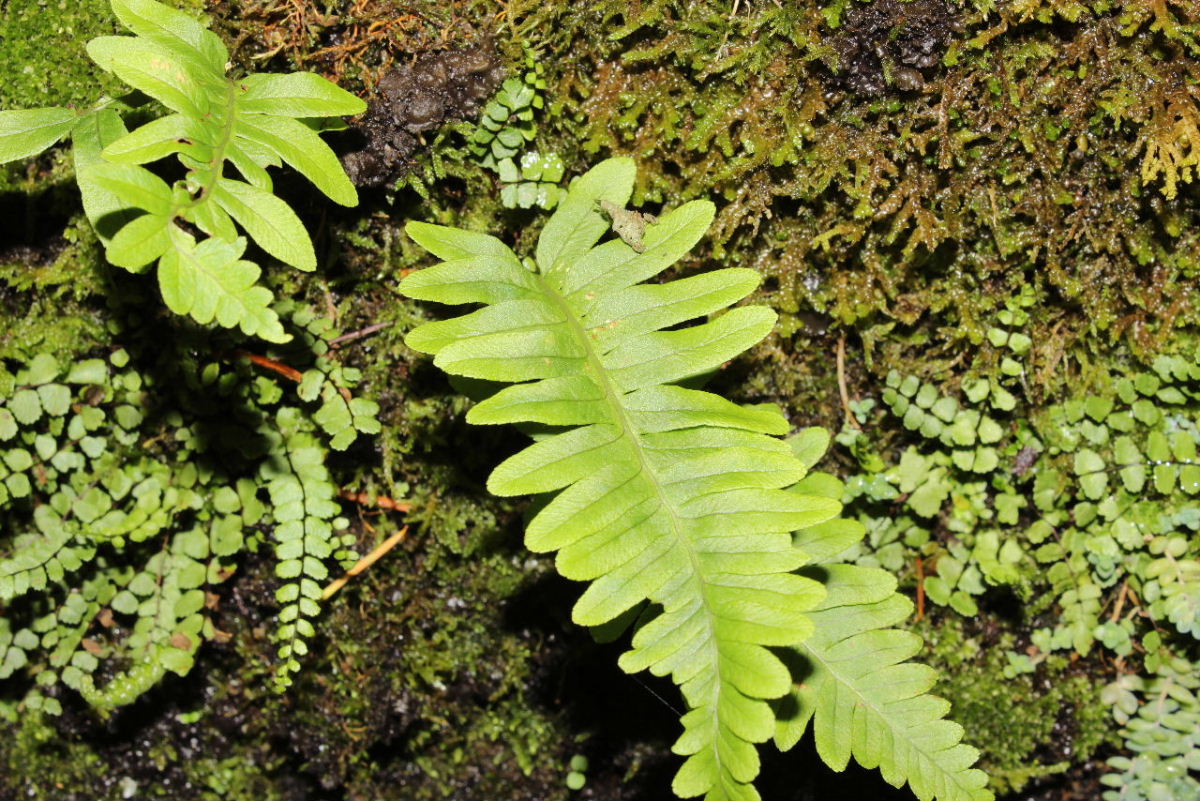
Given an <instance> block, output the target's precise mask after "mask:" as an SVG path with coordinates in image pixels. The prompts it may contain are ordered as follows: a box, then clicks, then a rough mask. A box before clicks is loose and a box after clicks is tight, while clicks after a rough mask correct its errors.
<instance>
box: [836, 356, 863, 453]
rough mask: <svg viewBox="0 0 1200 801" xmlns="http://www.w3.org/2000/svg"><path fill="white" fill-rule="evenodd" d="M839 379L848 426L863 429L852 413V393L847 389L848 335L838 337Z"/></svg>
mask: <svg viewBox="0 0 1200 801" xmlns="http://www.w3.org/2000/svg"><path fill="white" fill-rule="evenodd" d="M837 378H838V392H839V393H841V396H842V409H843V410H844V411H845V412H846V424H847V425H850V426H853V427H854V428H857V429H860V430H861V429H862V426H860V425H859V424H858V421H857V420H855V419H854V413H853V412H851V411H850V391H849V390H847V389H846V335H845V334H842V335H840V336H839V337H838V343H837Z"/></svg>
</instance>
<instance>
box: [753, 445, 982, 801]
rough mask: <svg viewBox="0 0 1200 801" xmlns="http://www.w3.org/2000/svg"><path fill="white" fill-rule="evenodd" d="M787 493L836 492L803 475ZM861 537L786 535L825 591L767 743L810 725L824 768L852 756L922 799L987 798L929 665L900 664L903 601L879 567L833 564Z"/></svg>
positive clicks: (912, 638) (844, 526)
mask: <svg viewBox="0 0 1200 801" xmlns="http://www.w3.org/2000/svg"><path fill="white" fill-rule="evenodd" d="M821 450H823V448H822V449H821ZM797 489H800V490H808V491H814V492H824V493H827V494H831V495H833V496H835V497H839V496H840V495H841V492H842V485H841V482H839V481H837V480H836V479H834V478H833V477H832V476H828V475H824V474H821V473H813V474H811V475H810V476H809V477H808V479H807V480H806V481H805V482H803V483H802V484H801V485H800V486H799V487H798V488H797ZM862 534H863V529H862V526H861V524H859V523H857V522H855V521H850V520H840V519H839V520H836V521H829V522H828V523H825V524H822V525H819V526H816V527H812V528H808V529H806V530H804V531H800V532H797V534H796V544H797V546H798V547H799V548H801V549H802V550H804V551H805V552H806V553H808V554H810V555H811V557H812V558H813V560H814V561H815V562H817V564H816V565H812V566H809V567H806V568H804V571H803V572H805V573H808V574H810V575H812V576H814V577H817V578H819V579H820V580H821V582H822V583H823V584H824V585H825V589H826V592H827V594H826V596H825V599H824V601H822V602H821V605H820V606H819V608H817V609H815V610H813V611H812V612H810V614H809V616H810V617H811V618H812V621H813V625H814V626H815V627H816V631H815V633H814V634H813V636H811V637H809V638H808V639H806V640H805V641H804V642H802V643H800V644H798V645H795V646H792V647H790V648H789V649H788V656H789V659H788V661H789V664H791V666H792V669H793V671H794V673H795V674H796V676H795V685H794V687H793V689H792V692H791V693H790V694H789V695H788V697H787V698H786V699H783V700H782V701H778V702H776V708H777V712H778V717H779V723H778V731H777V732H776V735H775V743H776V745H778V746H779V748H780V750H787V749H789V748H791V747H792V746H794V745H795V744H796V742H797V741H798V740H799V739H800V738H801V737H802V736H803V735H804V732H805V731H806V730H807V728H808V726H809V725H810V724H811V725H812V727H813V734H814V740H815V741H816V746H817V752H818V753H819V754H820V755H821V759H822V760H824V762H825V763H826V764H827V765H829V766H830V767H831V768H833V769H834V770H838V771H840V770H844V769H845V768H846V765H847V764H849V762H850V758H851V757H853V758H854V759H855V760H856V761H857V762H858V763H859V764H860V765H862V766H863V767H865V768H871V769H873V768H878V769H879V771H880V773H881V774H882V775H883V778H884V779H885V780H886V781H887V782H889V783H890V784H892V785H894V786H896V787H900V786H901V785H903V784H904V783H905V782H907V783H908V784H909V785H910V786H911V788H912V790H913V792H914V793H915V794H916V796H917V797H918V798H920V799H921V800H922V801H932V799H938V801H989V799H991V798H992V797H993V796H992V793H991V792H990V791H989V790H988V789H987V788H986V785H987V775H986V774H985V773H984V772H983V771H981V770H978V769H975V768H972V767H971V766H972V765H973V764H974V763H975V761H976V760H977V759H978V757H979V752H978V751H977V750H976V749H974V748H972V747H971V746H969V745H965V744H964V743H962V742H961V740H962V736H963V729H962V727H961V726H959V725H958V724H957V723H953V722H951V721H949V720H946V719H945V716H946V714H947V712H949V711H950V704H949V703H948V702H947V701H945V700H943V699H941V698H938V697H937V696H935V695H931V694H929V689H930V688H931V687H932V686H933V684H934V681H935V680H936V678H937V673H936V671H934V670H933V669H932V668H930V667H928V666H926V665H921V664H917V663H914V662H909V661H907V660H908V659H909V658H910V657H912V656H914V655H915V654H916V653H917V652H918V651H919V650H920V648H921V644H922V643H921V638H920V637H919V636H918V635H916V634H914V633H912V632H909V631H902V630H900V629H896V628H893V626H896V625H898V624H899V623H901V622H902V621H903V620H905V619H906V618H908V617H909V615H911V614H912V602H911V601H909V600H908V598H906V597H904V596H902V595H900V594H898V593H897V592H896V579H895V578H894V577H893V576H892V575H891V574H890V573H888V572H887V571H884V570H879V569H876V568H866V567H858V566H856V565H849V564H837V563H836V556H837V554H839V553H841V552H842V551H845V550H846V549H847V548H848V547H849V546H851V545H853V544H854V543H855V542H857V541H858V540H859V539H861V537H862Z"/></svg>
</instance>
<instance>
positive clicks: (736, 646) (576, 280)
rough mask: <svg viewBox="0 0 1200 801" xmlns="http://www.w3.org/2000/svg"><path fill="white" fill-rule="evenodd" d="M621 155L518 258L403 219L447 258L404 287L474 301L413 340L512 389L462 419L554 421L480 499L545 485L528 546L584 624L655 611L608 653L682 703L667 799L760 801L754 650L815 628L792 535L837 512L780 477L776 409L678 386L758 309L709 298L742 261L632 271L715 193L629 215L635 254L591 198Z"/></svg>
mask: <svg viewBox="0 0 1200 801" xmlns="http://www.w3.org/2000/svg"><path fill="white" fill-rule="evenodd" d="M634 171H635V168H634V164H633V162H632V161H631V160H630V159H610V160H608V161H605V162H603V163H601V164H600V165H598V166H597V167H595V168H594V169H592V170H591V171H589V172H588V173H587V174H586V175H584V176H582V177H580V178H578V179H576V180H575V182H574V183H573V184H572V185H571V187H570V189H569V190H568V192H567V194H566V197H565V198H564V200H563V201H562V202H561V203H560V205H559V207H558V210H557V211H556V212H555V214H554V215H553V217H551V218H550V220H549V221H548V222H547V224H546V227H545V229H544V230H543V232H542V235H541V237H540V239H539V241H538V245H537V254H536V264H533V263H522V261H521V260H520V259H518V258H517V256H516V255H515V254H514V253H513V252H512V251H511V250H509V248H508V247H507V246H505V245H504V244H503V243H502V242H500V241H499V240H498V239H496V238H494V237H491V236H487V235H485V234H480V233H472V232H467V231H460V230H456V229H451V228H445V227H442V226H436V225H429V224H425V223H419V222H414V223H410V224H409V226H408V229H407V230H408V233H409V235H410V236H411V237H412V238H413V239H414V240H416V242H417V243H418V244H420V245H421V246H422V247H424V248H425V249H427V250H429V251H431V252H432V253H434V254H435V255H437V256H439V257H440V258H442V259H444V260H445V261H444V262H443V263H442V264H439V265H437V266H435V267H431V268H428V269H424V270H421V271H418V272H415V273H413V274H411V275H409V276H408V277H407V278H406V279H405V280H404V282H403V283H402V284H401V291H402V292H404V293H405V294H407V295H408V296H410V297H413V298H417V299H422V300H433V301H438V302H441V303H449V304H463V303H482V304H484V307H483V308H481V309H478V310H476V311H474V312H472V313H470V314H466V315H464V316H461V317H456V318H453V319H449V320H444V321H439V322H432V323H427V324H425V325H422V326H420V327H418V328H417V329H415V330H413V331H412V332H411V333H410V334H409V336H408V339H407V342H408V344H409V346H410V347H412V348H414V349H416V350H420V351H423V352H426V353H432V354H434V355H435V359H434V363H435V364H437V365H438V366H440V367H441V368H442V369H443V370H445V371H446V372H449V373H453V374H456V375H462V376H468V377H472V378H479V379H486V380H489V381H498V382H507V383H514V386H510V387H507V388H504V389H502V390H500V391H499V392H497V393H496V394H495V395H493V396H492V397H490V398H488V399H487V400H485V401H483V402H482V403H480V404H478V405H477V406H475V407H474V408H473V409H472V410H471V411H470V413H469V414H468V416H467V419H468V421H469V422H472V423H477V424H497V423H540V424H544V425H549V426H558V427H562V428H560V429H559V430H557V431H556V432H554V433H552V434H551V435H549V436H547V437H544V438H542V439H540V440H539V441H537V442H535V443H534V444H533V445H531V446H529V447H528V448H526V449H525V450H523V451H521V452H520V453H518V454H516V455H515V456H513V457H511V458H509V459H508V460H507V461H505V462H504V463H502V464H501V465H500V466H499V467H497V468H496V469H495V471H494V472H493V473H492V475H491V477H490V479H489V481H488V487H489V488H490V489H491V490H492V491H493V492H495V493H496V494H498V495H520V494H534V493H557V495H556V496H555V497H554V498H553V499H552V500H550V501H549V502H548V503H547V504H546V505H545V506H544V507H543V508H542V509H541V511H539V512H538V514H537V515H536V516H535V517H534V518H533V520H532V521H531V522H530V524H529V526H528V530H527V532H526V543H527V545H528V546H529V548H530V549H532V550H534V551H539V552H550V551H557V552H558V556H557V565H558V569H559V571H560V572H561V573H562V574H563V575H564V576H566V577H567V578H571V579H576V580H580V581H590V582H591V585H590V586H589V587H588V589H587V590H586V591H585V592H584V593H583V595H582V597H581V598H580V599H579V601H578V602H577V603H576V605H575V608H574V610H573V613H572V616H573V618H574V620H575V621H576V622H578V623H580V624H583V625H588V626H597V625H600V624H603V623H606V622H608V621H611V620H613V619H615V618H617V617H618V616H620V615H622V614H623V613H625V612H627V611H628V610H629V609H631V608H632V607H634V606H636V605H637V604H640V603H642V602H644V601H647V600H648V601H650V602H651V603H653V604H657V605H659V606H660V607H661V612H660V613H659V615H658V617H656V618H654V619H653V620H651V621H650V622H649V623H647V624H646V625H644V626H643V627H642V628H641V629H640V630H638V632H637V633H636V634H635V636H634V637H633V643H632V648H631V649H630V650H629V651H628V652H627V653H625V654H624V655H623V656H622V657H621V660H620V665H621V667H622V668H623V669H625V670H626V671H629V672H633V671H638V670H647V669H648V670H650V671H651V672H652V673H654V674H656V675H660V676H666V675H670V676H671V678H672V679H673V680H674V681H675V682H676V683H677V684H679V685H680V688H681V690H682V692H683V696H684V698H685V700H686V701H687V705H688V708H689V711H688V712H687V714H685V715H684V717H683V724H684V732H683V735H682V736H681V737H680V738H679V740H678V741H677V742H676V744H675V746H674V749H673V750H674V751H675V753H677V754H680V755H682V756H685V757H687V760H686V761H685V762H684V765H683V767H682V768H681V769H680V771H679V773H678V775H677V776H676V778H675V782H674V785H673V787H674V790H675V792H676V793H678V794H679V795H681V796H685V797H687V796H696V795H707V796H708V797H709V798H711V799H718V798H736V799H743V798H746V799H748V798H757V793H756V792H755V790H754V788H753V786H752V785H751V784H750V782H751V781H752V780H753V779H754V777H755V775H756V774H757V773H758V769H759V761H758V754H757V751H756V749H755V747H754V744H755V743H759V742H764V741H766V740H768V739H770V737H771V735H772V734H773V732H774V726H775V723H774V716H773V714H772V711H771V708H770V706H769V705H768V703H767V701H766V699H770V698H777V697H779V696H782V695H783V694H785V693H786V692H787V691H788V689H789V688H790V686H791V681H790V677H789V674H788V671H787V669H786V667H785V666H784V664H783V663H782V662H781V661H780V660H779V658H778V657H776V656H775V655H774V654H773V653H772V652H771V651H769V650H768V648H767V646H785V645H793V644H795V643H798V642H800V641H801V640H803V639H804V638H805V637H806V636H808V634H809V633H810V632H811V630H812V624H811V623H810V621H809V619H808V616H807V615H806V611H807V610H809V609H812V608H813V607H814V606H815V605H816V604H817V603H818V602H819V601H820V600H821V598H822V596H823V591H822V589H821V586H820V584H819V583H818V582H816V581H814V580H812V579H810V578H806V577H803V576H800V575H797V574H795V573H793V572H792V571H793V570H795V569H796V568H798V567H799V566H800V565H801V564H803V563H804V562H805V557H804V555H803V554H802V553H801V552H800V551H798V550H796V549H795V548H794V547H793V546H792V541H791V537H790V532H791V531H793V530H795V529H797V528H802V527H805V526H809V525H813V524H816V523H818V522H820V521H823V520H826V519H829V518H831V517H833V516H835V515H836V514H837V513H838V511H839V510H840V508H841V507H840V504H839V503H837V501H835V500H832V499H829V498H825V497H818V496H816V495H811V494H804V493H797V492H785V491H783V488H784V487H788V486H790V485H792V484H794V483H795V482H796V481H798V480H799V479H800V478H801V477H803V475H804V473H805V466H804V465H803V464H802V463H801V462H800V461H799V460H798V459H796V458H795V457H794V456H793V455H792V454H791V452H790V450H789V448H788V446H787V444H786V443H784V442H782V441H780V440H779V439H777V438H775V435H780V434H784V433H786V432H787V430H788V423H787V420H786V419H785V418H784V417H783V416H782V415H781V414H780V413H779V411H778V410H777V409H774V408H763V407H752V408H745V407H741V406H738V405H736V404H734V403H731V402H730V401H727V400H725V399H723V398H720V397H719V396H717V395H713V394H710V393H707V392H701V391H698V390H695V389H688V388H684V387H681V386H678V385H677V384H676V383H675V382H678V381H681V380H683V379H686V378H690V377H693V376H697V375H700V374H703V373H705V372H707V371H710V370H713V369H715V368H717V367H719V366H720V365H721V364H722V363H723V362H725V361H726V360H728V359H731V358H733V357H734V356H736V355H737V354H739V353H741V352H742V351H744V350H745V349H747V348H748V347H750V346H751V345H753V344H755V343H757V342H758V341H759V340H761V339H762V338H763V337H765V336H766V335H767V333H768V332H770V330H771V327H772V325H773V323H774V319H775V315H774V313H773V312H771V311H770V310H768V309H765V308H760V307H739V308H735V309H732V310H730V311H727V312H725V313H724V314H723V315H721V316H719V317H716V318H715V319H713V320H711V321H709V322H704V323H700V324H697V325H692V326H688V327H684V328H678V329H675V330H663V329H666V328H669V327H672V326H677V325H679V324H681V323H686V322H688V321H691V320H695V319H697V318H704V317H705V316H707V315H710V314H713V313H715V312H718V311H720V310H721V309H724V308H725V307H727V306H729V305H730V304H731V303H733V302H735V301H737V300H738V299H740V298H742V297H744V296H745V295H747V294H748V293H749V292H750V291H752V290H753V288H754V287H755V286H756V285H757V283H758V276H757V274H755V273H754V272H753V271H751V270H747V269H737V268H731V269H724V270H717V271H714V272H712V273H708V274H706V275H702V276H697V277H694V278H687V279H683V280H678V281H672V282H669V283H665V284H657V285H642V284H640V282H642V281H645V280H647V279H650V278H652V277H654V276H656V275H657V274H659V273H660V272H661V271H662V270H664V269H665V268H666V267H667V266H669V265H670V264H672V263H673V262H675V261H676V260H678V259H679V258H680V257H682V256H683V255H684V254H685V253H686V252H687V251H688V250H689V249H690V248H691V247H692V246H693V245H694V244H695V243H696V241H697V240H698V239H699V238H700V236H701V235H702V234H703V233H704V232H705V230H706V229H707V227H708V225H709V223H710V222H711V220H712V217H713V211H714V209H713V206H712V204H711V203H708V202H706V201H693V202H690V203H686V204H684V205H683V206H680V207H679V208H677V209H675V210H673V211H671V212H670V213H668V214H666V215H664V216H663V217H661V218H660V220H659V221H658V222H657V224H653V225H650V226H648V227H647V228H646V231H645V234H644V237H643V240H642V244H643V246H644V250H643V251H641V252H636V251H635V250H634V249H633V248H632V247H631V246H630V245H628V244H626V243H625V242H623V241H620V240H612V241H608V242H605V243H603V244H600V245H596V242H597V241H598V240H599V239H600V238H601V236H602V235H603V234H604V233H605V231H606V230H607V229H608V227H609V226H608V223H607V221H606V218H605V217H604V216H602V215H601V214H600V212H599V203H600V201H607V202H608V203H611V204H613V205H614V206H618V207H620V206H623V205H624V204H625V203H626V202H627V201H628V199H629V196H630V194H631V192H632V187H633V180H634Z"/></svg>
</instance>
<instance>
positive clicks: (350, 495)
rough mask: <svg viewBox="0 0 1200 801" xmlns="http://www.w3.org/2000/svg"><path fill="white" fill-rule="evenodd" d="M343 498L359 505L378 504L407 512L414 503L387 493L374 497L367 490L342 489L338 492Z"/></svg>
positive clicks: (380, 506)
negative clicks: (389, 495) (391, 496)
mask: <svg viewBox="0 0 1200 801" xmlns="http://www.w3.org/2000/svg"><path fill="white" fill-rule="evenodd" d="M338 495H339V497H341V498H342V499H343V500H347V501H350V502H351V503H357V504H358V505H359V506H378V507H379V508H380V509H390V510H392V511H395V512H407V511H409V510H411V509H412V504H411V503H407V502H405V501H397V500H395V499H394V498H389V497H387V496H386V495H380V496H378V497H376V498H372V497H371V496H370V495H368V494H367V493H365V492H353V491H352V490H342V491H341V492H340V493H338Z"/></svg>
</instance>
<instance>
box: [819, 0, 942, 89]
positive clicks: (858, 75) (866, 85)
mask: <svg viewBox="0 0 1200 801" xmlns="http://www.w3.org/2000/svg"><path fill="white" fill-rule="evenodd" d="M851 5H852V8H851V9H850V10H849V11H848V12H847V13H846V17H845V19H844V20H843V21H842V27H841V30H839V31H838V33H837V35H836V36H835V37H834V39H833V47H834V50H835V51H836V52H837V57H838V63H837V72H836V74H835V75H834V76H833V77H832V79H831V82H832V83H834V84H835V85H836V86H838V87H839V88H842V89H848V90H849V91H851V92H853V93H854V94H857V95H866V96H868V97H877V96H880V95H883V94H887V93H888V92H897V91H916V90H920V89H921V88H923V87H924V85H925V79H926V78H928V77H930V74H931V72H932V70H933V68H935V67H937V66H938V65H939V64H940V63H941V60H942V56H943V55H944V54H945V52H946V49H947V48H948V47H949V46H950V42H951V41H952V40H953V39H954V37H955V36H956V35H957V34H958V33H959V32H960V31H961V30H962V23H961V21H960V20H959V19H958V15H957V14H956V13H955V11H954V9H953V8H952V7H951V6H950V5H949V4H948V3H946V2H944V0H914V2H911V3H906V2H901V0H877V2H874V3H870V4H867V5H861V4H858V3H853V4H851Z"/></svg>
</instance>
